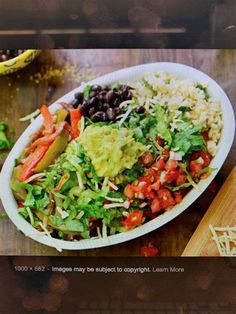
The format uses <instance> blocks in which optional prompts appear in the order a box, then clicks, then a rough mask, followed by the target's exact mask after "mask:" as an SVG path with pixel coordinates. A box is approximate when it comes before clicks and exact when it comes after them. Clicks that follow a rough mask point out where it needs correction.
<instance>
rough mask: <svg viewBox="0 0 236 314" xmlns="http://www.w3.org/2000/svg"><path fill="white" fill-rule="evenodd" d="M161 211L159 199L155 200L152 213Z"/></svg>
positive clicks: (152, 204)
mask: <svg viewBox="0 0 236 314" xmlns="http://www.w3.org/2000/svg"><path fill="white" fill-rule="evenodd" d="M160 210H161V202H160V201H159V199H158V198H154V200H153V201H152V203H151V211H152V213H158V212H159V211H160Z"/></svg>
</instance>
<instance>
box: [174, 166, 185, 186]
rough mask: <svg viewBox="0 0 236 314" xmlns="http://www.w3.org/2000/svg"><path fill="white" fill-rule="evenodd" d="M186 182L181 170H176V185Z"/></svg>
mask: <svg viewBox="0 0 236 314" xmlns="http://www.w3.org/2000/svg"><path fill="white" fill-rule="evenodd" d="M186 181H187V178H186V175H185V174H184V172H183V170H182V169H179V170H178V176H177V178H176V181H175V182H176V185H181V184H184V183H185V182H186Z"/></svg>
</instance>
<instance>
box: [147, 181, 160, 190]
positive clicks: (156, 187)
mask: <svg viewBox="0 0 236 314" xmlns="http://www.w3.org/2000/svg"><path fill="white" fill-rule="evenodd" d="M160 187H161V182H160V181H156V182H154V183H153V184H151V185H150V186H149V190H155V191H158V190H159V189H160Z"/></svg>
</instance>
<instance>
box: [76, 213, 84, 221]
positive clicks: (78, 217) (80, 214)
mask: <svg viewBox="0 0 236 314" xmlns="http://www.w3.org/2000/svg"><path fill="white" fill-rule="evenodd" d="M83 216H84V211H81V212H79V213H78V215H77V216H76V218H77V219H79V220H80V219H81V218H82V217H83Z"/></svg>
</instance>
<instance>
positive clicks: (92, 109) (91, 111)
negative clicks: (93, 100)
mask: <svg viewBox="0 0 236 314" xmlns="http://www.w3.org/2000/svg"><path fill="white" fill-rule="evenodd" d="M88 113H89V115H90V117H91V116H92V115H94V114H95V113H96V108H94V107H92V108H90V109H89V112H88Z"/></svg>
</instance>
